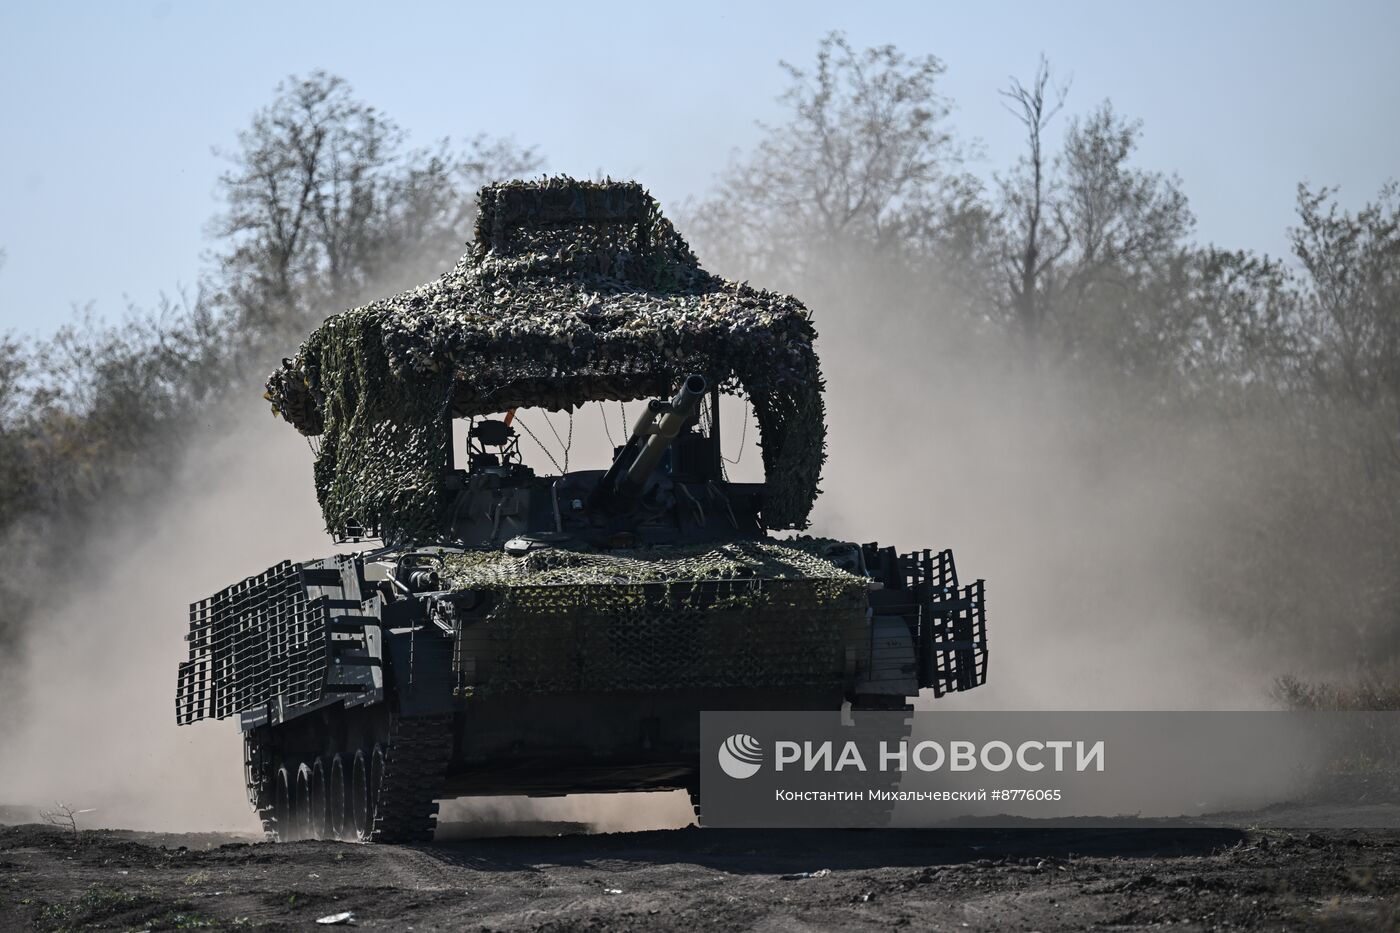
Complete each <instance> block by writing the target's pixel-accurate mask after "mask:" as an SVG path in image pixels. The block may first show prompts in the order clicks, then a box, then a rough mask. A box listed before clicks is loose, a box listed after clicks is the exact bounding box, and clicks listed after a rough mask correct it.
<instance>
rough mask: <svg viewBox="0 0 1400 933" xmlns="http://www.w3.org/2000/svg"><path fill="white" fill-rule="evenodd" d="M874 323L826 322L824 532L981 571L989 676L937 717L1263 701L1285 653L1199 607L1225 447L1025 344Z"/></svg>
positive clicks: (818, 517)
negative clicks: (1055, 365)
mask: <svg viewBox="0 0 1400 933" xmlns="http://www.w3.org/2000/svg"><path fill="white" fill-rule="evenodd" d="M865 313H866V314H867V317H866V318H865V319H864V320H862V318H861V315H860V313H859V312H857V313H855V314H854V316H853V318H852V319H847V320H844V321H843V320H840V319H837V320H835V321H833V319H832V317H833V316H832V315H831V314H828V315H827V316H826V318H825V327H822V328H821V329H822V333H823V334H826V335H828V339H826V340H824V341H823V342H822V344H821V345H820V346H819V350H820V351H821V354H822V365H823V369H824V372H825V374H826V377H827V383H828V392H827V410H828V425H829V428H830V436H829V440H828V451H829V460H828V463H827V467H826V469H825V471H824V473H823V482H822V487H823V489H824V490H825V492H824V495H823V496H822V498H821V499H820V500H819V502H818V507H817V511H816V512H815V516H814V529H815V530H816V531H817V532H818V533H822V534H829V535H832V536H837V537H847V538H852V539H855V540H860V541H869V540H876V539H878V540H879V541H880V542H881V543H882V544H893V545H896V546H898V547H899V548H900V549H901V550H914V549H922V548H931V549H935V550H936V549H939V548H944V547H951V548H953V550H954V553H955V555H956V557H957V561H958V568H959V573H960V576H961V577H962V578H963V579H964V580H965V581H967V580H970V579H974V578H977V577H983V578H986V580H987V606H988V642H989V650H990V670H989V675H988V680H987V684H986V685H985V686H984V687H981V688H979V689H977V690H974V691H971V692H970V693H966V694H961V695H955V696H952V697H948V698H944V699H942V700H940V701H938V708H940V709H956V708H967V709H1024V710H1040V709H1104V710H1110V709H1128V710H1131V709H1256V708H1266V707H1269V706H1271V705H1272V702H1271V700H1270V698H1269V693H1268V689H1269V686H1270V684H1271V683H1272V679H1273V677H1274V676H1276V675H1277V674H1278V672H1279V670H1280V668H1279V667H1278V666H1277V665H1278V664H1279V663H1280V658H1278V657H1276V656H1272V657H1271V656H1268V655H1267V653H1264V652H1261V651H1260V649H1259V646H1258V644H1257V642H1256V641H1255V640H1253V639H1251V638H1248V637H1246V635H1245V634H1244V633H1242V632H1241V631H1240V630H1239V628H1238V627H1237V626H1233V625H1231V624H1230V622H1229V620H1227V619H1225V618H1223V617H1221V616H1217V615H1213V614H1212V613H1211V612H1210V611H1209V610H1208V609H1203V608H1202V606H1201V605H1200V600H1199V598H1198V593H1199V587H1198V586H1197V585H1196V580H1195V576H1196V575H1197V574H1198V573H1199V571H1200V567H1201V562H1202V560H1203V558H1204V556H1205V553H1206V551H1207V550H1214V548H1213V542H1216V541H1218V540H1219V539H1220V538H1221V536H1222V535H1223V534H1224V532H1225V531H1226V529H1225V528H1224V527H1223V523H1224V522H1225V521H1226V519H1225V518H1224V517H1223V513H1222V509H1221V506H1222V505H1224V504H1225V503H1224V500H1225V499H1226V497H1228V496H1230V495H1233V494H1235V493H1236V492H1237V491H1238V490H1237V488H1236V487H1237V483H1235V482H1232V481H1231V474H1230V470H1231V464H1232V463H1233V462H1234V461H1233V458H1232V457H1231V456H1229V453H1230V451H1229V449H1228V446H1227V445H1226V444H1225V443H1224V442H1217V439H1216V438H1215V437H1214V435H1213V434H1212V433H1211V432H1210V431H1209V430H1207V429H1206V428H1204V427H1203V426H1197V425H1190V424H1187V425H1180V426H1174V427H1173V428H1172V429H1171V430H1170V431H1168V432H1163V431H1162V429H1161V426H1160V424H1157V425H1154V424H1150V423H1149V422H1148V421H1146V420H1144V419H1143V418H1142V416H1141V412H1140V410H1137V409H1134V408H1133V406H1132V404H1130V403H1127V402H1123V401H1121V400H1120V399H1119V397H1118V396H1117V394H1116V391H1115V389H1114V388H1112V387H1110V386H1107V385H1102V384H1095V382H1094V381H1093V380H1092V379H1091V378H1088V377H1083V378H1078V377H1076V376H1074V375H1073V374H1066V373H1064V372H1055V371H1053V370H1049V369H1037V368H1033V367H1029V366H1027V365H1026V362H1025V360H1024V359H1023V358H1021V357H1020V356H1019V354H1018V353H1017V351H1016V349H1015V348H1014V347H1006V346H1000V345H995V344H992V345H989V344H988V342H987V341H985V339H983V340H979V339H977V338H974V337H970V336H967V335H965V334H964V335H959V334H958V331H957V329H956V328H953V327H948V328H940V327H938V326H937V325H936V323H933V322H928V321H922V322H918V321H916V322H913V323H912V324H911V325H909V327H908V329H907V330H904V329H902V328H899V327H890V326H886V327H881V326H880V324H879V321H878V319H876V318H875V315H874V314H872V313H871V312H865ZM820 323H821V321H819V324H820ZM853 324H856V325H861V324H863V325H865V326H863V327H862V328H861V330H862V331H863V333H864V334H865V336H864V337H859V338H858V337H856V336H855V335H854V331H855V330H856V328H855V327H853V326H852V325H853ZM1283 669H1285V670H1286V669H1287V668H1283ZM931 703H932V699H931V697H928V696H926V697H924V698H923V701H922V702H921V703H920V704H919V705H920V707H921V708H927V707H929V706H930V704H931Z"/></svg>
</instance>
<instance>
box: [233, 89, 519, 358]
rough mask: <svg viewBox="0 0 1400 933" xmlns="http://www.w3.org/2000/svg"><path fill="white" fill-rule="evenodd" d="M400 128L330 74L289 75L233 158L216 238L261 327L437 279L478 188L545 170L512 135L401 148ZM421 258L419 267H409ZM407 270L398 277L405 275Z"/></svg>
mask: <svg viewBox="0 0 1400 933" xmlns="http://www.w3.org/2000/svg"><path fill="white" fill-rule="evenodd" d="M404 140H405V135H404V133H403V132H402V131H401V130H400V129H399V127H398V125H397V124H395V123H394V122H393V121H392V120H390V119H389V118H387V117H386V116H384V115H383V114H381V113H379V111H377V110H376V109H375V108H374V107H372V106H370V105H369V104H367V103H365V102H363V101H361V100H359V99H357V98H356V97H355V96H354V95H353V93H352V92H351V89H350V87H349V85H348V84H347V83H346V82H345V81H344V79H342V78H339V77H337V76H335V75H331V74H327V73H326V72H322V71H318V72H314V73H313V74H311V75H310V76H308V77H306V78H291V79H288V80H287V81H286V82H284V83H283V84H281V85H279V87H278V89H277V93H276V97H275V99H274V100H273V102H272V103H271V104H269V105H268V106H267V107H265V108H264V109H262V110H261V111H259V112H258V113H257V114H256V115H255V116H254V117H253V120H252V123H251V125H250V126H249V127H248V129H246V130H244V131H243V132H242V133H240V134H239V137H238V147H237V148H236V149H235V150H234V151H233V152H231V153H226V156H227V158H228V159H229V161H230V163H231V168H230V169H229V170H228V171H226V172H225V173H224V174H223V175H222V176H220V179H219V188H220V190H221V192H222V194H223V197H224V200H225V203H226V205H227V208H226V210H225V211H224V212H223V213H221V214H220V215H219V216H218V217H217V218H215V220H214V222H213V224H212V226H211V232H212V234H213V235H214V236H215V237H216V238H218V239H219V240H220V241H222V243H223V244H225V246H224V249H223V250H222V251H221V253H220V256H219V259H220V264H221V278H222V280H223V282H224V283H225V295H226V297H227V298H228V299H229V300H231V302H232V304H233V307H234V309H235V311H236V314H237V316H238V317H239V318H240V320H241V321H242V322H243V323H244V324H245V326H250V327H253V328H255V329H259V330H267V329H273V330H278V331H281V332H282V333H283V334H284V335H285V334H286V333H288V332H298V331H300V330H301V329H302V328H303V327H304V326H305V324H306V323H307V318H309V317H313V318H314V317H317V316H323V315H324V314H327V313H329V312H332V311H336V310H339V309H340V308H341V307H343V306H344V305H346V304H349V303H353V302H356V301H359V300H362V299H363V298H365V297H367V293H368V292H369V291H370V290H372V289H374V288H381V287H395V286H399V285H407V284H411V282H410V280H409V279H408V276H409V275H421V274H423V273H422V266H423V265H424V264H425V263H426V262H431V263H432V264H433V268H435V270H436V271H440V270H441V269H442V268H443V267H444V266H445V265H447V264H449V263H450V262H451V261H452V260H453V259H455V258H456V257H457V255H458V254H460V252H461V247H462V244H463V243H464V242H465V241H466V239H467V238H468V234H469V231H470V224H471V219H472V211H473V209H474V203H475V202H474V197H475V194H476V187H477V186H478V185H480V184H481V183H484V182H485V181H491V180H498V179H502V178H506V177H513V176H516V175H520V174H525V173H528V172H531V171H534V170H535V169H537V168H538V167H539V165H540V159H539V157H538V156H537V155H536V154H535V153H534V151H533V150H531V149H527V148H526V149H522V148H520V147H518V146H516V145H515V144H514V143H512V142H510V141H509V140H494V139H490V138H488V137H486V136H476V137H474V138H472V139H470V140H469V141H468V142H467V144H466V146H465V147H464V148H463V149H461V150H458V149H456V148H454V147H453V146H452V144H451V142H450V141H449V140H442V141H440V142H439V143H438V144H436V145H435V146H432V147H429V148H426V149H413V150H405V148H404ZM406 260H411V262H410V263H409V265H411V266H412V267H413V268H412V269H411V270H402V269H400V267H401V266H403V265H404V264H405V262H406ZM395 273H398V275H395Z"/></svg>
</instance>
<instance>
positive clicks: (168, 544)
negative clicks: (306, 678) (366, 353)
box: [0, 408, 332, 831]
mask: <svg viewBox="0 0 1400 933" xmlns="http://www.w3.org/2000/svg"><path fill="white" fill-rule="evenodd" d="M184 460H185V462H184V464H183V465H182V467H181V469H180V471H179V474H178V478H177V480H176V481H175V482H174V483H173V484H172V486H171V488H170V489H169V491H168V493H167V494H166V495H165V496H164V497H162V498H161V499H160V500H159V501H158V502H156V503H154V504H152V505H151V506H150V507H149V508H147V509H145V510H143V514H140V515H136V516H132V517H128V518H126V519H125V520H123V521H121V522H114V523H113V524H112V525H110V526H108V527H100V528H91V529H87V530H86V532H85V533H83V534H81V535H75V543H74V547H75V551H76V552H77V553H76V557H77V559H78V561H80V563H81V565H83V566H88V567H99V568H104V569H103V571H102V572H101V573H99V574H97V575H95V576H92V577H89V578H88V579H81V580H72V579H64V578H63V576H62V574H61V573H58V574H55V577H56V579H57V582H56V583H54V584H52V585H50V586H49V587H48V594H49V597H48V598H49V599H50V600H51V602H52V606H51V608H50V610H49V611H48V612H46V613H44V617H43V618H41V619H40V620H39V621H38V622H37V623H36V624H35V625H33V626H32V627H31V628H30V637H29V639H28V643H27V646H26V649H25V655H24V658H23V664H22V666H21V667H20V668H19V669H18V670H12V671H11V672H10V673H9V674H8V676H7V678H6V680H5V682H4V685H5V689H6V693H7V696H6V698H5V700H4V705H5V707H6V716H5V721H4V723H3V725H0V741H3V743H4V747H5V748H6V749H7V752H6V754H5V755H3V756H0V802H4V803H24V804H32V805H39V806H44V805H49V804H50V803H52V802H54V801H63V802H65V803H67V804H70V805H72V806H75V807H80V808H84V809H86V808H95V812H93V813H91V814H88V815H87V816H86V817H85V824H86V825H89V826H120V827H126V828H137V829H155V830H174V829H179V830H195V829H200V830H203V829H207V830H249V831H251V830H256V829H257V828H258V827H257V823H256V821H255V820H254V819H253V817H252V814H251V811H250V810H249V809H248V807H247V802H246V798H245V796H244V790H243V780H242V743H241V741H240V740H239V733H238V728H237V726H236V724H234V723H232V722H228V721H225V722H217V723H200V724H197V725H195V726H190V727H177V726H176V724H175V699H174V698H175V681H176V669H177V666H178V664H179V662H180V661H181V660H183V659H184V658H185V656H186V645H185V639H184V636H185V633H186V632H187V630H188V619H189V603H190V602H191V601H193V600H195V599H198V598H201V597H203V596H206V595H208V594H210V593H213V592H215V591H217V590H219V589H222V588H223V587H225V586H227V585H229V584H230V583H233V582H235V581H237V580H239V579H242V578H243V577H245V576H248V575H251V574H253V573H258V572H260V571H262V570H263V569H265V568H266V567H269V566H271V565H272V564H275V563H277V562H278V561H280V560H283V559H285V558H289V557H290V558H294V559H301V558H310V557H314V556H316V555H318V554H324V553H327V552H329V551H331V550H332V548H331V546H330V545H329V542H328V540H327V538H326V536H325V533H324V532H323V531H322V526H321V516H320V513H319V511H318V509H317V507H316V500H315V496H314V493H313V490H312V487H311V454H310V451H309V450H308V449H307V446H306V442H305V440H303V439H302V438H301V437H299V436H298V435H297V434H296V432H294V431H291V430H288V429H287V427H286V425H284V424H281V423H280V422H275V421H274V420H273V419H272V418H271V417H270V416H268V414H267V412H266V410H265V409H261V408H260V410H259V411H257V412H256V413H255V414H253V413H250V415H249V416H248V417H246V418H245V419H243V420H242V422H240V423H238V424H236V425H235V426H234V427H233V428H232V429H231V430H230V431H228V432H227V433H225V434H222V435H221V436H219V437H217V438H215V439H205V440H203V441H202V442H200V443H198V444H196V445H195V446H193V447H192V448H191V449H190V450H189V451H188V452H187V453H186V454H185V455H184ZM116 511H117V512H118V513H119V512H120V510H116Z"/></svg>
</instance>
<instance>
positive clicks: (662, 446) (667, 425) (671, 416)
mask: <svg viewBox="0 0 1400 933" xmlns="http://www.w3.org/2000/svg"><path fill="white" fill-rule="evenodd" d="M708 388H709V381H708V380H707V379H706V378H705V377H704V376H702V375H700V374H698V373H694V374H691V375H689V376H686V377H685V380H684V381H683V382H682V383H681V387H680V390H679V391H678V392H677V393H676V396H675V398H673V399H671V400H670V401H669V402H668V401H666V400H665V399H652V400H651V401H650V402H648V403H647V406H646V408H645V409H643V410H642V414H641V416H640V417H638V418H637V423H636V425H635V426H634V427H633V428H632V436H631V437H630V438H628V440H627V443H626V445H624V446H623V448H622V450H620V451H618V454H617V456H616V457H615V458H614V459H613V462H612V466H610V467H609V468H608V472H607V473H606V474H604V476H603V480H602V482H601V483H599V484H598V493H599V495H601V496H603V497H605V498H607V499H610V500H612V501H614V502H617V501H621V502H626V501H628V500H631V499H635V498H636V497H637V496H639V495H641V493H642V491H643V489H644V488H645V487H646V481H647V478H648V477H650V476H651V474H652V472H653V471H654V470H655V469H656V467H657V465H658V464H660V463H661V458H662V457H663V456H664V455H665V453H666V450H667V448H669V447H670V446H671V443H672V441H674V440H675V439H676V436H677V435H678V434H680V433H681V430H682V429H683V428H684V427H685V425H686V422H688V421H689V420H690V419H691V418H693V417H695V412H696V411H697V410H698V409H699V407H700V400H701V399H702V398H704V396H705V392H706V390H707V389H708Z"/></svg>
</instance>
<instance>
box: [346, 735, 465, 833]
mask: <svg viewBox="0 0 1400 933" xmlns="http://www.w3.org/2000/svg"><path fill="white" fill-rule="evenodd" d="M451 758H452V719H451V717H450V716H425V717H419V718H413V719H405V718H400V717H398V716H395V717H394V719H393V722H392V724H391V726H390V734H389V741H388V743H387V745H386V746H385V754H384V773H383V774H382V776H381V777H380V779H379V782H378V786H377V787H376V788H375V801H374V822H373V826H372V828H371V830H370V835H369V839H368V840H367V841H369V842H398V843H403V842H430V841H431V840H432V838H433V830H434V829H435V828H436V827H437V813H438V804H437V800H436V797H437V794H438V792H439V791H440V790H441V789H442V783H443V780H444V779H445V778H446V777H447V764H448V762H449V761H450V760H451Z"/></svg>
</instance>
